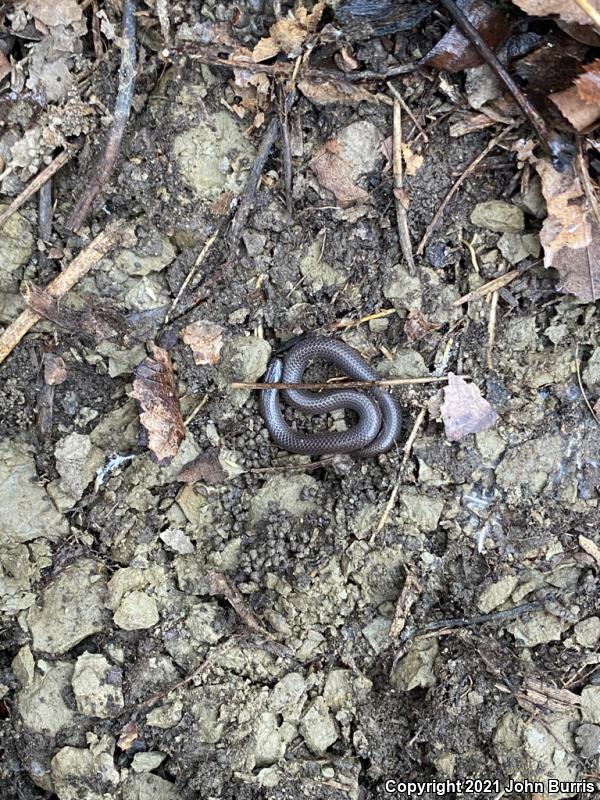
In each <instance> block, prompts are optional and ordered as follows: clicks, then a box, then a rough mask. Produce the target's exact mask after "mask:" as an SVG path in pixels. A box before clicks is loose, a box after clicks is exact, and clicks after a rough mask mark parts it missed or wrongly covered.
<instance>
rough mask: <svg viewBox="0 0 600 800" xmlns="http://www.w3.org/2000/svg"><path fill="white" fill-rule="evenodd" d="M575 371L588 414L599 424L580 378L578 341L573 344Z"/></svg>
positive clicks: (599, 420)
mask: <svg viewBox="0 0 600 800" xmlns="http://www.w3.org/2000/svg"><path fill="white" fill-rule="evenodd" d="M575 371H576V372H577V383H578V384H579V389H580V391H581V395H582V397H583V399H584V400H585V404H586V406H587V407H588V408H589V410H590V414H591V415H592V417H593V418H594V420H595V421H596V422H597V423H598V425H600V419H598V416H597V414H596V412H595V411H594V409H593V408H592V404H591V403H590V401H589V400H588V397H587V394H586V393H585V389H584V388H583V381H582V380H581V363H580V361H579V342H578V343H577V345H576V346H575Z"/></svg>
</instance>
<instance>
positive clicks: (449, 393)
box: [440, 373, 498, 442]
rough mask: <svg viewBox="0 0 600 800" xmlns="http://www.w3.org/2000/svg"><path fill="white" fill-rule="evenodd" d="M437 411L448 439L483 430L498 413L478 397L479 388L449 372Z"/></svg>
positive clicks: (495, 419) (459, 438)
mask: <svg viewBox="0 0 600 800" xmlns="http://www.w3.org/2000/svg"><path fill="white" fill-rule="evenodd" d="M440 411H441V414H442V419H443V420H444V430H445V431H446V436H447V438H448V439H449V440H450V441H451V442H459V441H460V440H461V439H464V438H465V436H468V435H469V434H470V433H478V432H479V431H484V430H486V429H487V428H490V427H491V426H492V425H494V424H495V423H496V422H497V420H498V414H496V412H495V411H494V409H493V408H492V407H491V405H490V404H489V403H488V401H487V400H485V399H484V398H483V397H482V396H481V392H480V391H479V388H478V387H477V386H475V384H474V383H467V382H466V381H465V379H464V378H461V376H460V375H453V374H452V373H450V374H449V375H448V385H447V386H446V387H445V388H444V402H443V403H442V405H441V407H440Z"/></svg>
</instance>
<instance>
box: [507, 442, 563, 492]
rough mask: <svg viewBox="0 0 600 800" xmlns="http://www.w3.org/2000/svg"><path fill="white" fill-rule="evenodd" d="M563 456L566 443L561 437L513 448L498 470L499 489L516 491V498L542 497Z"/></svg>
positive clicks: (508, 451) (525, 443)
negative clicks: (525, 496)
mask: <svg viewBox="0 0 600 800" xmlns="http://www.w3.org/2000/svg"><path fill="white" fill-rule="evenodd" d="M563 453H564V443H563V439H562V437H561V436H560V435H558V434H546V435H545V436H540V437H539V439H530V440H529V441H526V442H523V444H520V445H517V446H516V447H512V448H510V449H509V450H507V451H506V455H505V456H504V458H503V459H502V461H501V462H500V464H499V465H498V467H497V469H496V480H497V481H498V485H499V486H500V488H501V489H505V490H509V491H512V492H513V494H514V495H515V497H516V498H518V497H520V496H521V495H523V494H525V495H536V494H540V493H541V492H542V490H543V489H544V487H545V485H546V483H547V481H548V478H549V476H550V474H551V473H552V472H553V471H554V470H555V469H556V467H557V464H559V463H560V459H561V458H562V455H563Z"/></svg>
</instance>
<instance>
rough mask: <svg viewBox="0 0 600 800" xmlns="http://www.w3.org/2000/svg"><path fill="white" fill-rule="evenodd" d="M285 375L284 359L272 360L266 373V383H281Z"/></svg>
mask: <svg viewBox="0 0 600 800" xmlns="http://www.w3.org/2000/svg"><path fill="white" fill-rule="evenodd" d="M282 375H283V359H282V358H277V357H276V358H272V359H271V361H270V362H269V366H268V367H267V371H266V372H265V377H264V383H279V381H280V380H281V377H282Z"/></svg>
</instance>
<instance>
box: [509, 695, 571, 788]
mask: <svg viewBox="0 0 600 800" xmlns="http://www.w3.org/2000/svg"><path fill="white" fill-rule="evenodd" d="M578 718H579V713H578V711H577V709H569V710H567V711H565V712H547V713H546V714H544V718H543V719H540V720H531V719H529V720H527V721H524V720H522V719H521V717H520V716H519V714H518V713H517V712H514V711H508V712H507V713H506V714H505V715H504V716H503V717H502V718H501V719H500V722H499V723H498V725H497V727H496V730H495V731H494V735H493V745H494V750H495V753H496V757H497V759H498V761H499V762H500V765H501V768H503V770H504V772H505V777H507V778H508V777H512V778H514V779H515V780H522V779H523V778H527V779H528V780H532V781H533V780H539V781H542V782H544V783H546V784H547V781H548V779H549V778H554V779H556V780H558V781H565V782H571V781H572V782H575V781H577V780H581V774H580V768H579V764H578V762H577V759H576V757H575V753H574V752H573V750H574V748H573V744H572V741H573V733H572V730H573V726H574V725H576V724H577V721H578ZM570 796H572V793H563V792H553V793H548V792H544V793H542V794H538V795H537V797H539V800H558V798H563V797H570Z"/></svg>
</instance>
